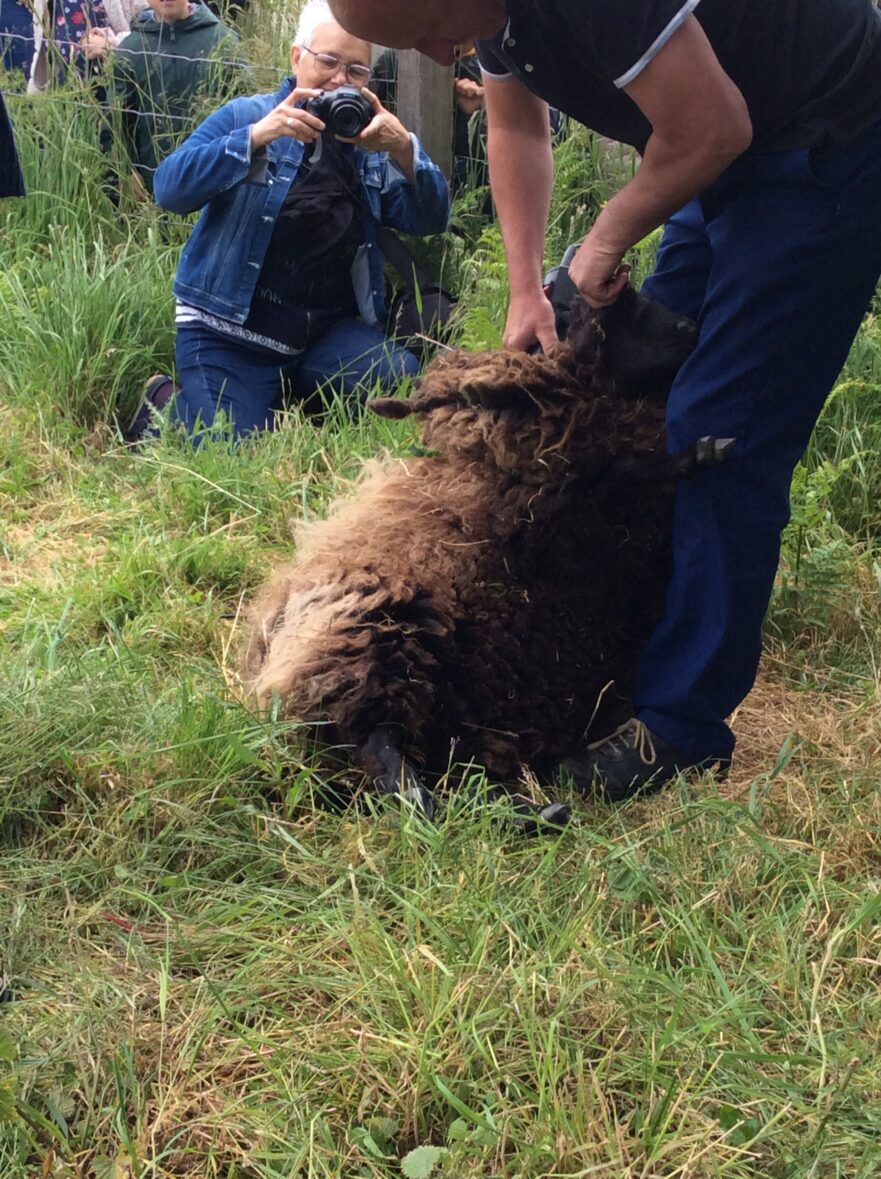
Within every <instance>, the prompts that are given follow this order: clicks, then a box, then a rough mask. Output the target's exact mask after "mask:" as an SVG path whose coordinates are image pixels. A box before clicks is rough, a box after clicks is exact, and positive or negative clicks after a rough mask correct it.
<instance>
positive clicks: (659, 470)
mask: <svg viewBox="0 0 881 1179" xmlns="http://www.w3.org/2000/svg"><path fill="white" fill-rule="evenodd" d="M736 441H737V439H736V438H714V437H712V435H707V437H705V438H698V440H697V442H694V443H692V445H691V446H687V447H686V448H685V450H679V451H677V452H676V454H665V455H628V456H627V457H626V458H619V459H616V460H615V461H614V462H613V463H612V466H611V468H610V470H609V474H611V475H612V476H613V477H614V478H617V479H626V480H627V481H628V482H632V483H661V482H663V481H664V480H665V479H687V478H688V476H689V475H693V474H694V472H695V471H700V470H703V469H704V468H706V467H715V466H718V464H719V463H722V462H724V461H725V459H726V458H727V457H728V455H729V453H730V451H731V448H732V446H734V443H735V442H736Z"/></svg>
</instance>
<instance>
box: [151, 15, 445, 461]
mask: <svg viewBox="0 0 881 1179" xmlns="http://www.w3.org/2000/svg"><path fill="white" fill-rule="evenodd" d="M371 51H372V50H371V46H370V45H369V44H368V43H366V42H365V41H361V40H359V39H357V38H355V37H351V36H349V34H348V33H346V32H344V31H343V29H341V28H340V26H339V25H338V24H337V23H336V22H335V21H334V20H333V18H332V17H331V16H330V12H329V9H327V7H326V6H325V5H324V4H323V3H315V2H312V3H309V4H307V5H306V7H305V8H304V10H303V12H302V14H301V17H300V24H299V27H298V29H297V34H296V36H295V38H294V44H293V47H292V49H291V67H292V71H293V73H294V75H295V76H294V77H293V78H289V79H287V80H286V81H285V82H284V84H283V85H282V87H281V89H280V90H279V91H278V92H277V93H276V94H274V95H257V96H255V97H253V98H240V99H236V100H235V101H233V102H230V103H228V104H227V105H226V106H224V107H221V109H220V110H218V111H216V112H215V113H214V114H212V115H211V116H210V117H209V118H207V119H206V120H205V122H204V123H202V125H201V126H200V127H198V128H197V129H196V131H195V132H194V133H193V134H192V135H191V136H190V137H189V138H188V139H187V140H186V141H185V142H184V143H183V144H181V146H180V147H179V148H178V149H177V150H176V151H175V152H173V153H172V154H171V155H170V156H168V157H167V158H166V159H165V160H164V161H163V162H162V164H161V165H160V166H159V168H158V170H157V172H156V177H155V193H154V195H155V197H156V200H157V202H158V203H159V204H160V205H162V206H163V207H164V208H166V209H169V210H171V211H173V212H177V213H189V212H192V211H194V210H195V209H200V208H201V209H202V215H201V217H200V219H199V221H198V223H197V225H196V227H195V229H194V230H193V233H192V234H191V236H190V239H189V241H188V242H187V244H186V246H185V247H184V250H183V253H182V255H181V260H180V264H179V266H178V271H177V276H176V278H175V283H174V292H175V296H176V298H177V313H176V322H177V340H176V360H177V370H178V380H179V382H180V389H179V390H178V391H177V392H176V394H175V397H174V405H173V415H174V416H175V417H176V418H177V419H178V420H179V421H181V422H182V423H183V424H184V425H185V426H186V428H187V430H188V431H189V432H190V433H191V434H193V435H197V434H198V432H199V430H201V429H204V428H205V427H208V426H210V425H211V424H212V423H213V422H214V420H215V417H216V415H217V413H218V411H222V412H223V413H224V414H225V415H226V418H227V420H228V421H229V423H230V427H231V429H232V430H233V432H234V434H235V436H236V437H237V438H238V437H241V436H242V435H244V434H248V433H250V432H252V431H254V430H261V429H271V428H272V426H273V419H274V413H275V411H276V410H277V409H278V408H279V407H280V406H281V404H282V401H283V399H292V400H299V401H302V402H305V403H307V404H308V403H309V402H310V401H315V400H320V396H321V395H322V394H324V393H326V392H329V391H339V392H341V393H342V394H343V395H344V396H346V397H347V398H350V399H351V400H352V402H353V403H354V404H360V402H361V400H362V399H363V397H364V396H365V395H366V394H367V393H368V392H370V391H373V390H374V389H376V388H380V389H385V390H388V389H389V388H391V387H393V386H394V385H395V384H396V383H397V382H398V381H399V380H400V379H401V378H402V377H404V376H406V375H408V374H413V373H415V372H416V371H417V370H418V367H419V366H418V361H417V359H416V358H415V356H413V355H412V354H411V353H409V352H407V351H405V350H404V349H403V348H401V347H400V346H398V345H396V344H395V343H393V342H392V341H390V340H389V339H388V338H387V337H386V335H385V333H384V331H383V324H384V322H385V317H386V308H385V302H384V289H383V288H384V283H383V265H382V257H381V255H380V252H379V250H378V248H377V245H376V223H377V222H381V223H382V224H384V225H388V226H390V227H391V228H393V229H398V230H402V231H403V232H405V233H410V234H430V233H440V232H442V231H443V230H444V229H445V228H446V225H447V220H448V217H449V193H448V190H447V185H446V181H445V180H444V177H443V175H442V174H441V172H440V170H439V169H438V168H437V166H436V165H435V164H433V163H432V161H431V160H430V159H429V158H428V157H427V156H426V154H425V152H424V151H423V149H422V146H421V145H420V143H419V141H418V140H417V139H416V137H415V136H414V135H412V134H410V133H409V132H407V131H406V130H405V128H404V127H403V125H402V124H401V122H400V121H399V120H398V119H397V118H396V117H395V116H394V115H392V114H390V113H389V112H388V111H386V110H385V109H384V108H383V107H382V105H381V103H380V102H379V100H378V99H377V98H376V97H375V96H374V95H372V94H371V93H370V91H369V90H367V88H366V87H367V83H368V81H369V78H370V61H371ZM341 133H342V134H341ZM172 388H173V386H172V384H171V378H170V377H165V376H164V375H160V376H157V377H156V378H153V379H152V380H151V381H150V382H148V388H147V391H146V397H147V403H146V404H145V405H144V406H143V407H142V409H141V410H140V411H139V414H138V417H137V418H136V420H135V422H134V423H133V426H132V429H131V430H130V432H129V436H130V437H137V436H138V434H139V432H143V430H144V428H145V427H146V426H147V425H148V423H149V420H150V403H152V404H153V405H158V406H161V405H162V404H163V403H164V402H165V401H167V400H168V397H169V395H170V393H171V391H172Z"/></svg>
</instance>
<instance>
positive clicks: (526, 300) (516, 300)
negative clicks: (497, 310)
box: [504, 288, 559, 354]
mask: <svg viewBox="0 0 881 1179" xmlns="http://www.w3.org/2000/svg"><path fill="white" fill-rule="evenodd" d="M536 343H538V344H540V345H541V348H542V351H543V352H546V353H548V354H550V353H551V352H553V350H554V349H555V348H556V346H557V344H558V343H559V341H558V339H557V328H556V325H555V323H554V309H553V307H552V306H551V304H550V301H549V299H548V297H547V296H546V295H545V293H544V291H543V290H542V289H541V288H539V289H538V291H536V292H533V293H532V294H530V295H512V296H511V305H510V307H509V308H508V322H507V323H506V324H505V338H504V344H505V347H506V348H511V349H514V350H515V351H518V352H525V351H526V350H527V349H528V348H532V347H533V345H534V344H536Z"/></svg>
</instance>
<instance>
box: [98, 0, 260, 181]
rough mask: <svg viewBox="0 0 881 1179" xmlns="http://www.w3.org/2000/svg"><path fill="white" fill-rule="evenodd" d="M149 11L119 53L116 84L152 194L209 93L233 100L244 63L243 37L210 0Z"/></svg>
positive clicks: (154, 0)
mask: <svg viewBox="0 0 881 1179" xmlns="http://www.w3.org/2000/svg"><path fill="white" fill-rule="evenodd" d="M147 2H148V8H147V9H145V10H144V11H143V12H141V13H140V14H139V15H138V17H137V18H136V20H135V22H134V27H133V29H132V31H131V33H130V34H129V35H128V36H127V37H126V38H125V39H124V40H123V41H122V43H121V44H120V45H119V47H118V48H117V49H116V50H115V51H114V53H113V55H112V59H111V63H110V89H111V91H112V95H113V101H114V104H115V105H116V106H118V107H119V108H120V110H121V112H122V123H123V134H124V138H125V144H126V150H127V152H128V154H129V157H130V159H131V162H132V167H133V168H134V170H135V172H136V173H137V175H138V176H139V177H140V179H141V181H142V182H143V184H144V187H145V188H146V190H147V191H148V192H152V191H153V177H154V175H155V172H156V168H157V167H158V165H159V162H160V160H162V159H164V157H165V156H167V155H168V154H169V153H170V152H171V151H173V149H174V147H175V146H176V144H177V143H178V142H180V139H181V138H182V135H183V133H184V132H185V130H187V129H188V128H189V127H192V126H193V120H194V115H195V113H196V110H197V104H198V103H199V102H200V101H202V100H203V99H204V98H213V99H214V100H215V101H218V100H222V99H223V98H224V97H229V95H230V92H231V91H232V90H233V89H234V87H235V85H236V84H237V81H238V78H237V73H238V69H239V67H238V65H237V64H230V61H231V60H232V59H233V58H234V54H235V52H236V46H237V45H238V40H239V37H238V34H237V33H235V32H234V31H233V30H232V29H230V28H227V26H226V25H225V24H223V22H222V21H221V20H220V19H219V18H218V17H217V16H215V15H214V13H213V12H212V11H211V9H210V8H208V7H206V6H205V5H204V4H191V3H190V0H147Z"/></svg>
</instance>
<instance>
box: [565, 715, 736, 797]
mask: <svg viewBox="0 0 881 1179" xmlns="http://www.w3.org/2000/svg"><path fill="white" fill-rule="evenodd" d="M713 764H720V763H718V762H715V763H714V762H694V761H692V760H691V759H690V758H689V757H687V756H686V755H685V754H684V753H680V752H679V751H678V750H677V749H674V748H673V746H672V745H668V744H667V742H666V741H665V740H664V739H663V738H662V737H659V736H657V734H656V733H653V732H652V731H651V729H649V728H648V727H647V726H646V725H644V724H643V722H642V721H640V720H636V718H635V717H634V718H632V719H631V720H629V721H627V722H626V723H625V724H623V725H621V726H620V728H617V729H616V730H615V732H614V733H610V734H609V736H608V737H604V738H603V740H602V741H595V742H594V743H593V744H592V745H588V746H586V747H585V749H584V750H583V751H582V752H580V753H576V754H574V755H573V756H572V757H567V758H564V760H563V761H561V762H560V763H559V765H558V767H557V775H558V776H567V777H569V778H571V779H572V781H573V782H574V783H575V788H576V789H577V790H578V791H579V793H581V794H584V795H591V794H600V795H602V796H603V797H605V798H606V799H607V800H608V801H609V802H623V801H624V799H626V798H631V797H632V796H633V795H634V794H652V793H654V791H656V790H660V789H661V787H662V786H664V785H666V783H667V782H669V781H670V780H671V779H672V778H675V777H676V775H677V774H681V773H683V772H684V771H686V770H695V769H706V768H709V766H711V765H713ZM722 768H723V770H725V771H727V763H722Z"/></svg>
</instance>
